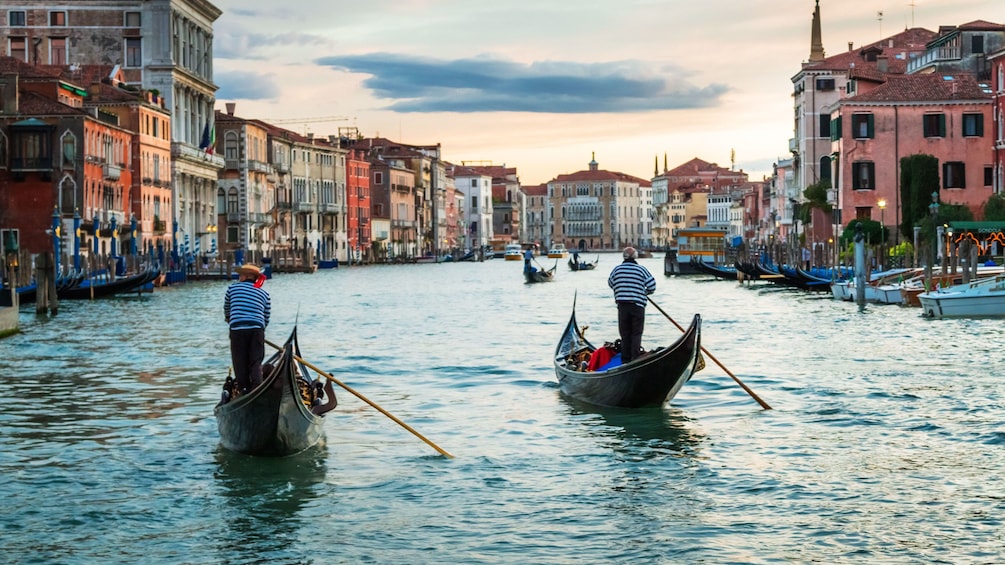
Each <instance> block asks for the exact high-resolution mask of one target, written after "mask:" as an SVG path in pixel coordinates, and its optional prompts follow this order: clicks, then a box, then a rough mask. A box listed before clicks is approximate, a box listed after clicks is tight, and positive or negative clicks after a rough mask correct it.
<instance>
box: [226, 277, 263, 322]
mask: <svg viewBox="0 0 1005 565" xmlns="http://www.w3.org/2000/svg"><path fill="white" fill-rule="evenodd" d="M271 310H272V300H271V299H270V298H269V293H268V292H266V291H265V289H264V288H255V283H253V282H251V281H240V282H236V283H234V284H232V285H230V286H229V287H227V294H226V295H225V296H224V299H223V314H224V316H225V317H226V319H227V322H229V323H230V329H232V330H246V329H263V330H264V329H265V328H266V326H268V325H269V315H270V314H271Z"/></svg>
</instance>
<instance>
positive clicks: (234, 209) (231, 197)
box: [227, 188, 241, 215]
mask: <svg viewBox="0 0 1005 565" xmlns="http://www.w3.org/2000/svg"><path fill="white" fill-rule="evenodd" d="M240 211H241V208H240V203H239V202H238V198H237V189H236V188H231V189H230V191H229V192H228V193H227V214H228V215H229V214H237V213H239V212H240Z"/></svg>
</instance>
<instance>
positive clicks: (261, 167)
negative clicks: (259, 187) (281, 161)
mask: <svg viewBox="0 0 1005 565" xmlns="http://www.w3.org/2000/svg"><path fill="white" fill-rule="evenodd" d="M248 170H249V171H255V172H257V173H268V174H275V172H276V171H275V169H273V168H272V167H271V166H270V165H269V164H268V163H263V162H262V161H255V160H249V161H248Z"/></svg>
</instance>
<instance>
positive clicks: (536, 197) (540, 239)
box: [521, 184, 552, 245]
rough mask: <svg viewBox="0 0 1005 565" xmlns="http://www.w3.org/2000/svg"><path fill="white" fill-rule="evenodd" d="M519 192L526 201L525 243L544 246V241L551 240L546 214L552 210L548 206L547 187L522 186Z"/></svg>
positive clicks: (537, 185)
mask: <svg viewBox="0 0 1005 565" xmlns="http://www.w3.org/2000/svg"><path fill="white" fill-rule="evenodd" d="M521 190H523V193H524V194H525V195H526V199H527V208H526V214H524V217H525V218H526V221H525V222H524V231H525V233H526V234H527V242H533V243H536V244H538V245H544V242H545V241H549V240H550V239H551V238H550V234H551V229H550V227H551V219H550V218H548V214H549V210H552V208H551V207H550V206H549V205H548V185H546V184H535V185H532V186H523V187H521Z"/></svg>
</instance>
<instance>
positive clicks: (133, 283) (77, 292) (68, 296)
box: [56, 267, 160, 300]
mask: <svg viewBox="0 0 1005 565" xmlns="http://www.w3.org/2000/svg"><path fill="white" fill-rule="evenodd" d="M158 275H160V269H159V268H157V267H149V268H147V269H146V270H145V271H143V272H142V273H137V274H135V275H131V276H128V277H122V278H120V279H115V280H113V281H109V282H105V283H102V282H97V281H83V282H81V283H80V284H77V285H75V286H72V287H69V288H61V289H58V290H57V291H56V296H58V297H59V299H60V300H88V299H91V298H105V297H107V296H113V295H116V294H123V293H126V292H132V291H134V290H137V289H139V288H140V287H142V286H143V285H145V284H147V283H150V282H152V281H153V280H154V279H155V278H157V276H158Z"/></svg>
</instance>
